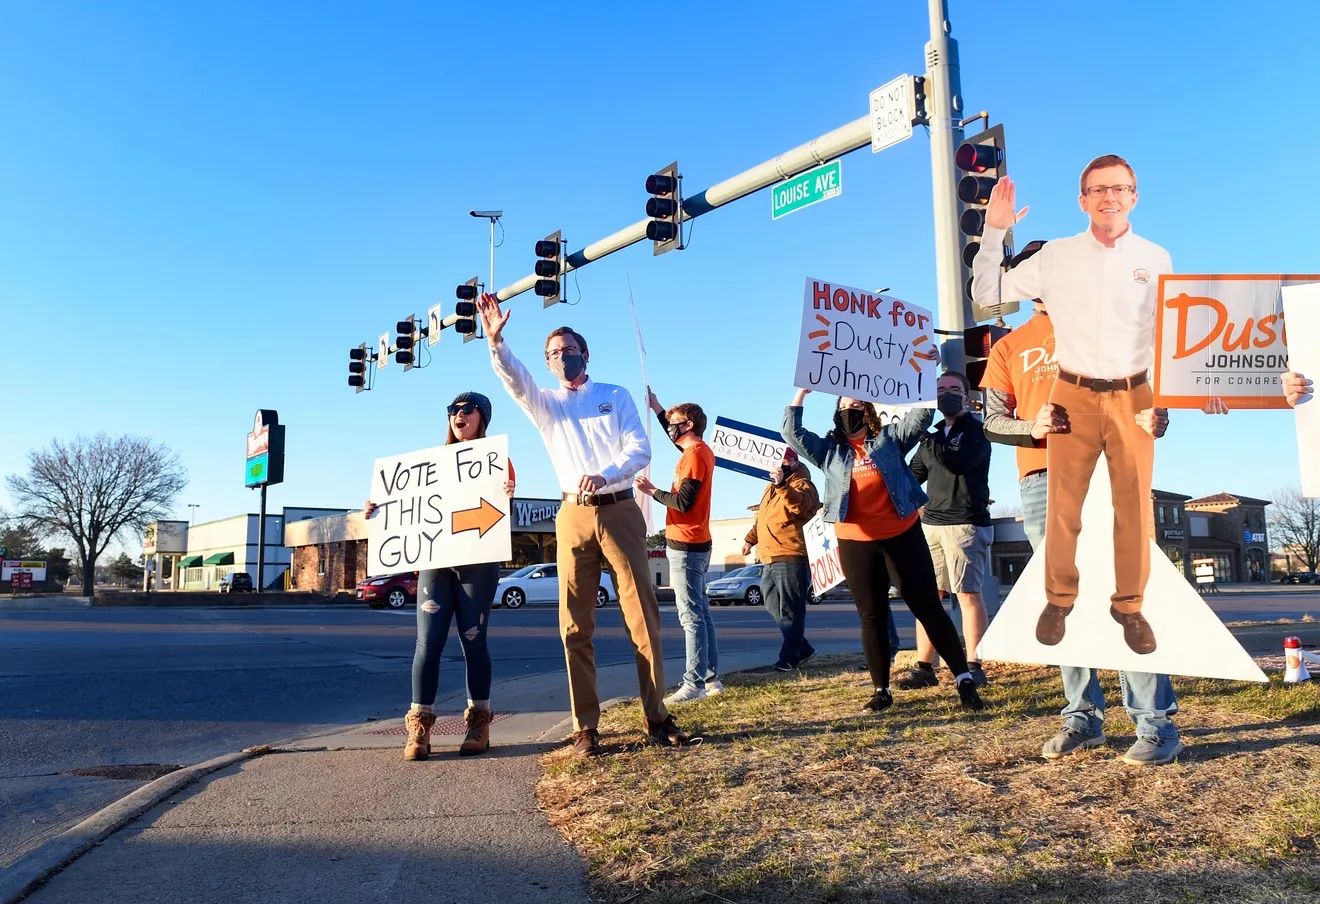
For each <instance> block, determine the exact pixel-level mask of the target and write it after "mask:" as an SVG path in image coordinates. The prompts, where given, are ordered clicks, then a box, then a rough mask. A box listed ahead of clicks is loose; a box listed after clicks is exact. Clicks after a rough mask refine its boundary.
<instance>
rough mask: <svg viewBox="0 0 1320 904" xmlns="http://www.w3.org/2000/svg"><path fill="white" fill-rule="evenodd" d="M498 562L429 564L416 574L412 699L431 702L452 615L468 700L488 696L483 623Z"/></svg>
mask: <svg viewBox="0 0 1320 904" xmlns="http://www.w3.org/2000/svg"><path fill="white" fill-rule="evenodd" d="M499 579H500V568H499V565H497V564H495V563H487V564H482V565H461V566H459V567H457V568H433V569H429V570H427V571H423V572H422V573H421V574H419V575H418V576H417V648H416V649H415V650H414V651H413V665H412V702H413V703H420V704H422V705H424V706H431V705H433V704H434V703H435V695H436V692H437V690H439V687H440V654H442V653H443V652H444V650H445V640H446V639H447V638H448V636H449V625H450V623H451V622H452V621H454V620H455V619H457V620H458V639H459V642H460V643H461V644H462V645H463V658H464V659H465V660H466V661H467V692H468V700H469V701H472V700H489V699H490V681H491V666H490V650H489V649H487V647H486V625H487V623H488V622H489V621H490V605H491V602H492V600H494V598H495V585H496V584H498V583H499Z"/></svg>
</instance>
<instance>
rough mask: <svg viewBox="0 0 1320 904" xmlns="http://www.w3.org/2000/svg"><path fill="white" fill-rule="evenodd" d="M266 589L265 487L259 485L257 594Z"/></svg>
mask: <svg viewBox="0 0 1320 904" xmlns="http://www.w3.org/2000/svg"><path fill="white" fill-rule="evenodd" d="M265 589H266V485H265V484H264V483H263V484H262V485H261V514H260V515H258V516H257V593H261V592H262V591H263V590H265Z"/></svg>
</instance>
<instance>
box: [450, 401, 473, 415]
mask: <svg viewBox="0 0 1320 904" xmlns="http://www.w3.org/2000/svg"><path fill="white" fill-rule="evenodd" d="M447 410H448V411H449V416H450V417H453V416H454V415H456V414H458V413H459V412H460V411H461V412H463V413H464V414H471V413H472V412H474V411H476V410H477V406H476V403H474V402H464V403H463V404H462V405H450V406H449V408H448V409H447Z"/></svg>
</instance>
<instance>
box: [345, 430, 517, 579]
mask: <svg viewBox="0 0 1320 904" xmlns="http://www.w3.org/2000/svg"><path fill="white" fill-rule="evenodd" d="M508 447H509V438H508V437H507V436H503V435H501V436H492V437H487V438H486V439H479V440H476V441H474V442H470V443H451V444H449V445H447V446H436V447H434V448H431V449H420V450H418V451H416V452H407V453H405V454H403V455H392V456H389V457H386V458H378V459H376V463H375V465H374V466H373V467H372V472H371V497H370V498H371V501H372V502H374V503H376V506H377V508H376V511H375V512H374V513H373V515H372V517H371V518H370V519H369V520H368V521H367V574H368V575H370V576H372V577H375V576H377V575H387V574H397V573H399V572H401V571H421V570H423V569H426V568H443V567H445V566H449V565H474V564H477V563H480V562H506V561H508V560H509V559H511V558H512V557H513V544H512V538H511V537H510V531H509V518H508V514H509V497H508V495H507V494H506V493H505V490H504V484H505V481H507V480H508V479H509V449H508Z"/></svg>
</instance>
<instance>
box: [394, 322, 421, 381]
mask: <svg viewBox="0 0 1320 904" xmlns="http://www.w3.org/2000/svg"><path fill="white" fill-rule="evenodd" d="M416 344H417V315H415V314H409V315H408V319H407V320H400V321H398V322H397V323H396V324H394V360H395V361H397V362H398V363H399V364H402V365H403V369H404V372H405V373H406V372H407V371H410V370H412V368H413V347H414V346H415V345H416Z"/></svg>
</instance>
